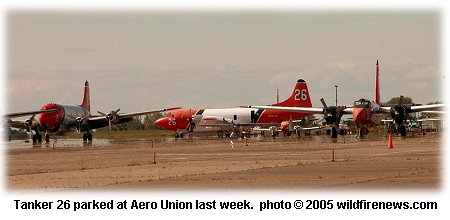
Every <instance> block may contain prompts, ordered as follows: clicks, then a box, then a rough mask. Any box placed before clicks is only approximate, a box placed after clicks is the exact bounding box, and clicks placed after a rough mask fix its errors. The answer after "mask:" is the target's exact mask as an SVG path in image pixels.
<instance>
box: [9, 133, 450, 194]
mask: <svg viewBox="0 0 450 220" xmlns="http://www.w3.org/2000/svg"><path fill="white" fill-rule="evenodd" d="M443 142H444V138H442V137H441V136H440V135H425V136H424V137H422V136H416V137H407V138H401V137H397V136H394V138H393V142H392V143H393V145H392V148H389V145H388V138H387V137H384V136H383V137H375V138H373V137H372V138H371V137H370V136H369V137H367V138H366V139H357V138H355V137H354V136H339V137H338V138H337V139H336V140H332V139H331V138H330V137H327V136H309V137H308V136H307V137H305V136H302V137H300V138H297V137H289V138H287V137H278V138H277V139H272V138H249V139H227V138H223V139H218V138H206V139H198V138H194V139H193V140H189V139H179V140H174V139H165V140H150V139H149V140H123V141H120V142H119V141H105V140H96V139H94V141H93V143H91V144H88V145H84V144H82V141H81V140H79V141H78V140H66V141H64V140H58V141H57V142H51V143H49V144H43V145H42V146H41V145H39V146H37V147H32V144H31V143H21V144H19V145H21V146H20V147H17V146H14V147H8V143H7V144H6V145H5V146H6V148H5V150H4V152H5V163H6V164H5V166H4V167H5V175H6V176H5V178H4V179H5V184H4V185H5V187H6V190H7V191H12V192H27V191H61V190H125V191H135V190H146V191H151V190H168V191H186V190H188V191H189V190H200V191H202V190H217V189H218V190H274V189H275V190H277V189H279V190H298V191H302V190H305V191H309V190H318V191H323V190H333V191H335V190H343V191H345V190H364V191H375V192H376V191H386V190H396V191H398V190H399V191H407V190H410V189H415V190H424V191H439V190H440V189H442V187H443V186H442V185H443V179H444V178H443V174H442V172H443V165H442V152H443Z"/></svg>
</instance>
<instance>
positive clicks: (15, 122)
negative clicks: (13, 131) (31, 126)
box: [5, 120, 28, 129]
mask: <svg viewBox="0 0 450 220" xmlns="http://www.w3.org/2000/svg"><path fill="white" fill-rule="evenodd" d="M5 125H6V126H8V127H13V128H19V129H27V128H28V127H27V126H26V125H25V123H24V121H18V120H8V121H5Z"/></svg>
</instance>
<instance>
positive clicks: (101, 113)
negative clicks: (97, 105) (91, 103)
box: [97, 111, 106, 116]
mask: <svg viewBox="0 0 450 220" xmlns="http://www.w3.org/2000/svg"><path fill="white" fill-rule="evenodd" d="M97 113H99V114H100V115H102V116H106V114H105V113H103V112H101V111H97Z"/></svg>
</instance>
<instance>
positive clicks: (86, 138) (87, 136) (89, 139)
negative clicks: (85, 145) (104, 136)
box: [83, 130, 92, 142]
mask: <svg viewBox="0 0 450 220" xmlns="http://www.w3.org/2000/svg"><path fill="white" fill-rule="evenodd" d="M83 142H92V134H91V133H89V130H87V131H86V133H84V134H83Z"/></svg>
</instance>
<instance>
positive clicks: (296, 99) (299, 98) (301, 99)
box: [272, 79, 312, 107]
mask: <svg viewBox="0 0 450 220" xmlns="http://www.w3.org/2000/svg"><path fill="white" fill-rule="evenodd" d="M272 106H285V107H312V103H311V98H310V97H309V91H308V86H307V85H306V82H305V81H304V80H303V79H299V80H298V81H297V83H296V84H295V87H294V90H293V91H292V94H291V96H290V97H289V98H288V99H286V100H284V101H283V102H279V103H275V104H272Z"/></svg>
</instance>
